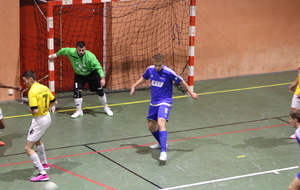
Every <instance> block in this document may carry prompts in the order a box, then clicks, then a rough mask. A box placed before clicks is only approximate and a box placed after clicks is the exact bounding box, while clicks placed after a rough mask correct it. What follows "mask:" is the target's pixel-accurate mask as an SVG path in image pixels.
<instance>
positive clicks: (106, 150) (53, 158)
mask: <svg viewBox="0 0 300 190" xmlns="http://www.w3.org/2000/svg"><path fill="white" fill-rule="evenodd" d="M286 125H289V124H288V123H285V124H279V125H271V126H265V127H257V128H252V129H244V130H239V131H229V132H224V133H216V134H211V135H202V136H197V137H188V138H183V139H174V140H170V141H168V142H177V141H185V140H191V139H199V138H205V137H212V136H218V135H227V134H232V133H240V132H246V131H254V130H259V129H267V128H273V127H281V126H286ZM153 144H156V142H155V143H147V144H141V145H135V146H124V147H119V148H111V149H105V150H98V151H93V152H84V153H78V154H70V155H64V156H57V157H52V158H47V160H55V159H59V158H68V157H73V156H82V155H88V154H95V153H100V152H109V151H115V150H123V149H128V148H135V147H141V146H149V145H153ZM46 151H47V150H46ZM24 154H25V153H24ZM0 158H1V157H0ZM29 162H31V161H23V162H17V163H10V164H3V165H0V168H1V167H5V166H11V165H18V164H24V163H29Z"/></svg>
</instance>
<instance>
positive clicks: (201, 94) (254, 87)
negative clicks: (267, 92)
mask: <svg viewBox="0 0 300 190" xmlns="http://www.w3.org/2000/svg"><path fill="white" fill-rule="evenodd" d="M288 84H291V82H286V83H278V84H270V85H263V86H253V87H246V88H236V89H229V90H220V91H213V92H204V93H198V95H199V96H203V95H209V94H219V93H227V92H237V91H243V90H253V89H260V88H268V87H274V86H283V85H288ZM185 97H189V95H183V96H174V97H173V99H178V98H185ZM145 102H150V100H140V101H134V102H123V103H118V104H109V105H108V106H111V107H112V106H120V105H132V104H138V103H145ZM101 107H103V106H91V107H84V108H82V109H83V110H85V109H94V108H101ZM75 110H76V109H75V108H74V109H65V110H57V111H56V112H57V113H61V112H69V111H75ZM26 116H31V114H23V115H15V116H5V117H4V119H10V118H17V117H26Z"/></svg>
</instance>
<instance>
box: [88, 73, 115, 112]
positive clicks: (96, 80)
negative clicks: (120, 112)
mask: <svg viewBox="0 0 300 190" xmlns="http://www.w3.org/2000/svg"><path fill="white" fill-rule="evenodd" d="M100 80H101V77H100V75H99V73H98V72H97V71H96V70H94V71H93V72H91V74H90V75H88V76H87V83H88V84H89V87H90V91H91V92H96V93H97V95H98V99H99V100H100V102H101V103H102V105H103V109H104V111H105V112H106V114H107V115H109V116H113V115H114V113H113V112H112V111H111V109H110V107H108V104H107V98H106V94H105V92H104V90H103V87H102V86H101V84H100Z"/></svg>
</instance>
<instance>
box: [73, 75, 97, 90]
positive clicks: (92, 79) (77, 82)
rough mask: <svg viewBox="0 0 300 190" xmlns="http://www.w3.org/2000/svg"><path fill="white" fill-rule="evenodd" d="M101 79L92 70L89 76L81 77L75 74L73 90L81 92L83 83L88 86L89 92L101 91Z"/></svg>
mask: <svg viewBox="0 0 300 190" xmlns="http://www.w3.org/2000/svg"><path fill="white" fill-rule="evenodd" d="M100 80H101V77H100V75H99V73H98V72H97V71H96V70H93V71H92V72H91V73H90V74H89V75H86V76H83V75H78V74H76V73H75V77H74V89H75V90H76V89H79V90H82V89H83V87H84V85H85V83H88V84H89V89H90V91H91V92H93V91H97V90H99V89H101V84H100Z"/></svg>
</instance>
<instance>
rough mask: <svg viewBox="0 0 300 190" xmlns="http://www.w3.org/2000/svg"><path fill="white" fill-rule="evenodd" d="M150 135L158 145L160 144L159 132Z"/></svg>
mask: <svg viewBox="0 0 300 190" xmlns="http://www.w3.org/2000/svg"><path fill="white" fill-rule="evenodd" d="M152 135H153V136H154V138H155V139H156V140H157V142H158V143H159V144H160V142H159V130H158V129H157V130H156V131H155V132H153V133H152Z"/></svg>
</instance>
